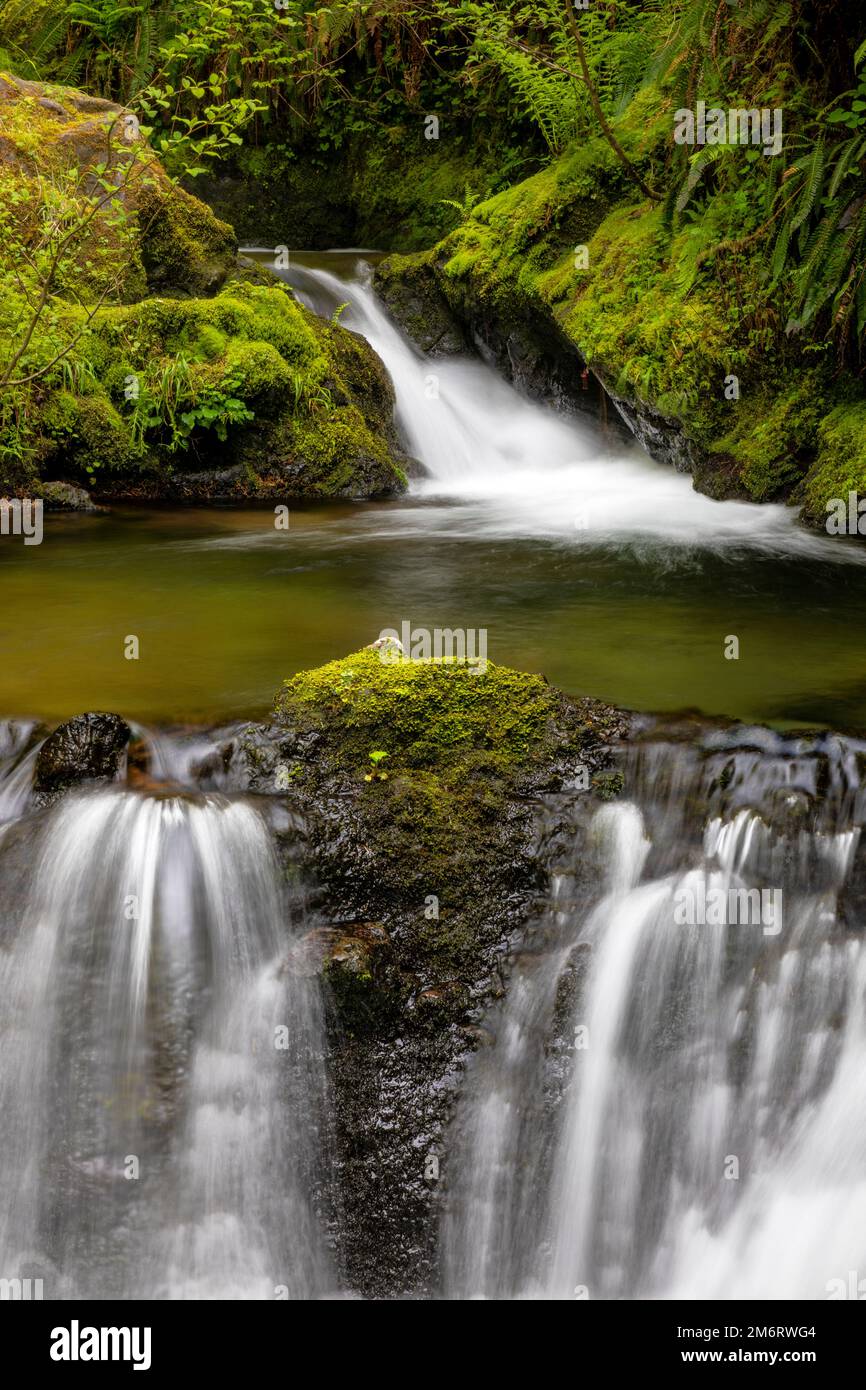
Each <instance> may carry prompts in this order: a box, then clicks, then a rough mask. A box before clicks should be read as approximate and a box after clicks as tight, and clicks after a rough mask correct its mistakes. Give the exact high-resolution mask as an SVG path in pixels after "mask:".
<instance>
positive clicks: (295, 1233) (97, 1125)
mask: <svg viewBox="0 0 866 1390" xmlns="http://www.w3.org/2000/svg"><path fill="white" fill-rule="evenodd" d="M179 760H180V759H179ZM18 830H20V831H21V832H22V833H21V834H20V835H16V833H15V832H16V831H18ZM25 835H26V840H25V839H24V837H25ZM25 845H26V856H25V855H24V853H23V850H24V848H25ZM0 877H2V879H3V881H4V883H5V884H6V886H7V888H8V887H9V885H10V884H12V883H13V882H14V885H15V890H16V891H9V892H6V893H4V895H3V901H4V906H3V908H2V917H0V992H2V998H3V1001H4V1009H3V1025H2V1036H0V1113H2V1115H3V1124H2V1127H0V1275H2V1276H3V1277H4V1278H26V1277H41V1278H42V1279H43V1282H44V1290H45V1297H46V1298H70V1297H74V1298H106V1297H113V1298H116V1297H122V1298H135V1299H145V1298H262V1299H266V1298H275V1297H276V1298H280V1297H289V1298H299V1297H307V1298H309V1297H314V1296H317V1295H319V1294H322V1293H324V1292H326V1291H327V1290H328V1289H329V1288H331V1287H332V1286H333V1275H332V1272H331V1269H330V1264H329V1259H328V1256H327V1253H326V1250H325V1245H324V1241H323V1238H322V1235H321V1233H320V1231H319V1229H318V1222H317V1217H316V1214H315V1211H314V1189H315V1183H316V1173H317V1168H318V1165H319V1163H320V1154H321V1151H322V1150H324V1149H325V1148H326V1147H327V1146H326V1130H327V1124H326V1105H325V1099H326V1097H325V1074H324V1063H323V1047H324V1043H323V1025H322V1020H321V1017H320V1005H319V998H318V994H317V992H316V986H315V981H309V980H306V979H303V978H301V977H298V976H296V975H294V974H292V973H290V972H289V971H287V970H286V969H284V968H283V962H284V961H285V958H286V955H287V950H288V946H289V944H290V939H291V931H292V928H291V926H290V918H291V917H292V916H293V915H294V916H295V917H302V915H303V903H302V901H301V900H300V899H299V898H298V900H297V901H294V902H291V901H288V900H287V897H286V892H285V889H284V886H283V884H282V881H281V873H280V869H279V865H278V863H277V860H276V858H275V853H274V849H273V846H272V840H271V833H270V830H269V828H268V825H267V824H266V822H265V820H264V819H263V816H262V814H261V813H260V811H259V810H258V809H257V807H256V805H255V804H254V802H252V801H250V800H247V799H244V798H243V797H240V796H234V797H230V796H227V795H223V794H221V793H219V794H217V793H206V794H202V793H200V792H196V791H193V790H190V791H187V792H182V793H179V794H168V793H166V794H143V793H139V792H135V791H129V790H126V789H125V788H122V787H110V788H103V789H99V790H95V791H90V792H83V793H77V794H72V795H68V796H66V797H64V798H63V799H62V800H60V801H59V802H57V803H56V804H55V805H54V806H53V807H52V808H50V809H49V810H48V811H44V812H41V813H39V814H36V815H34V814H32V813H31V814H30V815H29V816H27V817H26V818H25V819H22V820H20V821H19V822H17V823H13V824H12V825H11V826H10V827H7V833H6V835H5V837H4V839H3V841H2V842H0Z"/></svg>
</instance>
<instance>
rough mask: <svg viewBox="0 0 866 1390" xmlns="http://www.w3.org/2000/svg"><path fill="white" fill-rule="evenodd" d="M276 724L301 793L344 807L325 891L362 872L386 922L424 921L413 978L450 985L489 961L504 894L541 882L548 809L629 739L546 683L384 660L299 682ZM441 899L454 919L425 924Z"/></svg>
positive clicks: (333, 820)
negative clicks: (535, 806)
mask: <svg viewBox="0 0 866 1390" xmlns="http://www.w3.org/2000/svg"><path fill="white" fill-rule="evenodd" d="M275 724H276V728H277V731H278V732H277V747H278V748H279V756H280V758H281V759H282V760H283V761H284V762H285V764H286V765H287V766H292V767H293V768H297V769H298V771H297V772H296V775H294V776H293V778H292V789H293V793H295V792H296V793H297V794H298V795H299V796H300V797H301V798H302V799H305V800H306V801H307V804H309V805H316V806H324V807H326V808H328V811H327V819H326V825H325V828H324V830H323V832H322V840H321V846H322V848H321V858H320V860H319V861H318V862H319V868H320V870H321V871H322V873H323V875H324V878H325V879H326V880H330V881H332V882H333V881H334V878H336V881H337V883H340V882H342V878H343V875H344V874H345V873H346V872H350V873H351V874H352V876H353V879H352V881H353V892H354V893H357V892H358V891H359V881H360V883H362V884H363V885H364V887H363V888H362V889H361V890H360V891H362V892H364V891H366V892H367V893H369V896H370V901H371V902H372V903H373V904H374V906H373V910H374V911H378V910H379V908H380V907H383V906H384V907H386V908H387V910H388V911H393V910H394V908H395V907H396V906H398V905H400V906H401V907H403V908H407V907H408V908H410V911H411V926H410V927H409V928H408V931H409V935H408V936H407V937H405V940H404V938H403V937H402V936H400V937H399V939H398V940H397V942H396V949H397V951H398V953H399V952H400V951H401V950H402V949H403V944H405V943H406V942H409V941H411V955H412V959H413V961H414V966H413V968H418V963H419V962H420V961H426V962H428V963H429V965H430V969H431V972H432V974H433V976H434V977H435V978H439V979H444V980H453V979H454V978H455V977H458V976H459V974H460V970H461V968H462V965H463V964H465V962H466V960H467V959H469V958H471V956H472V953H473V951H477V949H478V940H477V936H476V933H477V931H478V930H479V926H480V923H482V922H485V923H486V924H487V925H486V927H485V930H487V931H488V932H489V931H490V930H491V927H490V918H489V914H488V912H487V908H486V904H487V903H488V902H489V900H490V897H491V894H494V895H496V894H498V895H501V898H502V900H503V901H505V900H506V899H507V896H508V894H509V892H510V891H511V889H512V888H513V887H514V886H515V885H516V884H518V883H525V876H526V875H527V874H529V875H530V876H531V872H532V869H531V863H530V861H529V860H528V859H525V858H524V854H525V852H526V851H525V847H526V845H527V844H528V841H529V838H530V830H531V821H532V810H531V797H532V795H534V794H536V793H537V792H538V790H539V789H540V787H542V786H544V787H550V786H552V785H556V784H557V783H556V778H557V777H560V776H566V775H571V772H570V771H569V769H573V767H574V766H576V765H577V764H578V763H581V764H584V765H588V766H589V767H590V768H591V770H592V771H599V770H601V768H602V767H603V766H605V764H606V762H607V754H606V752H605V750H604V744H605V743H606V742H607V741H608V739H609V738H611V737H612V736H614V735H615V734H618V733H621V732H622V727H621V725H622V718H621V716H619V715H618V714H617V712H616V711H612V710H609V709H607V708H606V707H603V706H598V705H596V704H594V703H593V702H591V701H582V702H580V703H579V704H575V703H574V702H573V701H570V700H569V699H568V698H567V697H566V696H564V695H563V694H562V693H561V692H559V691H557V690H555V689H554V688H553V687H551V686H549V685H548V684H547V682H546V681H545V680H544V678H543V677H542V676H539V675H533V674H528V673H525V672H520V671H513V670H510V669H509V668H507V667H503V666H497V665H495V664H494V663H488V664H487V666H486V668H485V669H483V670H482V669H474V668H473V667H472V665H470V664H468V663H466V662H461V661H457V660H428V661H424V660H411V661H398V662H395V663H392V662H388V661H382V659H381V657H380V653H379V651H378V650H376V649H371V648H365V649H364V650H363V651H360V652H356V653H354V654H353V655H352V656H349V657H346V658H345V659H343V660H340V661H333V662H330V663H328V664H327V665H326V666H321V667H319V668H318V669H316V670H313V671H305V672H302V673H301V674H299V675H296V676H293V677H292V678H291V679H289V680H287V681H286V682H285V683H284V685H283V687H282V689H281V690H280V692H279V694H278V696H277V699H276V704H275ZM371 753H386V754H387V758H384V759H380V760H379V762H378V765H377V771H378V772H379V773H382V772H385V773H387V777H385V778H379V777H377V778H375V779H373V780H370V781H367V780H366V779H367V777H368V776H369V774H370V772H371V769H372V768H373V762H372V760H371V757H370V755H371ZM341 807H345V815H346V816H347V817H348V819H349V823H350V826H351V829H350V831H349V834H348V840H347V843H348V842H351V844H352V845H353V846H355V847H356V848H355V849H354V850H353V851H352V858H351V867H349V866H347V863H346V861H345V859H344V857H343V856H344V848H345V847H344V846H343V844H342V843H341V825H340V822H341V820H342V816H343V812H342V810H340V809H339V808H341ZM330 808H338V809H337V810H336V811H333V812H332V810H331V809H330ZM358 846H360V847H362V848H361V849H360V850H358V848H357V847H358ZM503 865H507V869H506V870H504V871H503V867H502V866H503ZM431 894H433V895H435V896H436V898H437V899H438V905H437V907H438V915H437V913H431V914H426V915H425V913H424V911H423V907H424V904H425V901H427V900H428V898H429V895H431ZM377 905H378V906H377ZM495 933H496V925H495V922H494V924H493V934H494V935H495Z"/></svg>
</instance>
